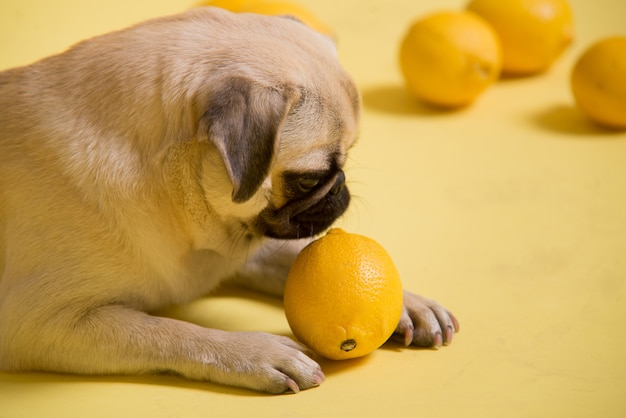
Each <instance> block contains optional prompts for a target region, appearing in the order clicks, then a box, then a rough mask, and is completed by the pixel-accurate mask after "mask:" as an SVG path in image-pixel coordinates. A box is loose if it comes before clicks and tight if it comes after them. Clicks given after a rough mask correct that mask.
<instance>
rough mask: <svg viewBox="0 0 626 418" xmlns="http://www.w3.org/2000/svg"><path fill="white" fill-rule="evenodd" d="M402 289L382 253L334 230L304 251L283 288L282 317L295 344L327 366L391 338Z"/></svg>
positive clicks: (371, 243) (356, 237)
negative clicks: (316, 356) (308, 351)
mask: <svg viewBox="0 0 626 418" xmlns="http://www.w3.org/2000/svg"><path fill="white" fill-rule="evenodd" d="M402 299H403V294H402V283H401V281H400V276H399V275H398V271H397V270H396V267H395V265H394V263H393V261H392V259H391V257H390V256H389V254H388V253H387V251H385V249H384V248H383V247H382V246H381V245H380V244H379V243H377V242H376V241H374V240H373V239H371V238H368V237H365V236H363V235H358V234H352V233H348V232H345V231H343V230H342V229H339V228H334V229H331V230H330V231H329V232H328V233H327V234H326V235H325V236H323V237H322V238H319V239H318V240H316V241H314V242H312V243H311V244H309V245H308V246H307V247H305V248H304V249H303V250H302V251H301V252H300V254H299V255H298V257H297V258H296V261H295V263H294V264H293V266H292V268H291V270H290V272H289V276H288V278H287V282H286V284H285V295H284V304H285V315H286V317H287V321H288V322H289V326H290V327H291V330H292V331H293V333H294V335H295V336H296V338H298V339H299V340H300V341H302V342H303V343H304V344H306V345H307V346H308V347H309V348H311V349H312V350H313V351H315V352H316V353H318V354H320V355H322V356H324V357H326V358H329V359H333V360H342V359H348V358H355V357H361V356H364V355H366V354H369V353H371V352H372V351H374V350H376V349H377V348H378V347H380V346H381V345H382V344H383V343H384V342H385V341H387V339H388V338H389V337H390V336H391V334H393V332H394V330H395V329H396V327H397V326H398V322H399V321H400V315H401V313H402V303H403V301H402Z"/></svg>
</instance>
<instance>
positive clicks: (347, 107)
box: [200, 18, 360, 239]
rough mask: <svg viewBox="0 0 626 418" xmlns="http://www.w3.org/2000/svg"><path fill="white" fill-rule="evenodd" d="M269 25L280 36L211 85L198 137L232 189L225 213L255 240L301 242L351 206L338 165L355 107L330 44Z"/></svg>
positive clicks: (349, 140) (352, 132) (300, 30)
mask: <svg viewBox="0 0 626 418" xmlns="http://www.w3.org/2000/svg"><path fill="white" fill-rule="evenodd" d="M275 19H277V20H279V21H280V22H273V23H272V25H278V26H274V27H273V29H272V33H276V31H280V30H281V29H282V30H284V31H285V32H282V33H280V34H278V35H276V36H275V38H274V39H271V38H270V39H269V40H268V41H269V44H271V47H270V48H271V49H268V50H263V48H264V45H263V42H264V40H261V41H260V43H261V45H258V47H259V50H258V54H257V56H256V57H254V59H251V60H242V61H241V65H240V66H239V67H235V68H234V69H233V71H232V72H231V74H230V75H229V76H228V77H225V78H223V79H221V80H219V81H217V82H216V83H215V84H214V85H213V86H212V88H211V91H210V93H209V96H208V99H207V101H206V103H207V105H206V107H205V109H206V110H205V112H204V114H203V115H202V118H201V123H200V130H201V131H202V132H205V133H206V136H207V138H208V142H209V143H210V144H212V146H213V147H214V148H215V150H216V151H217V154H218V155H219V156H220V157H221V159H222V161H223V164H224V168H225V171H226V173H227V177H228V179H229V181H230V184H229V186H230V191H231V193H230V196H229V197H230V200H231V202H228V204H226V205H225V206H228V207H229V209H228V212H229V213H240V214H241V215H240V216H239V219H238V222H240V224H241V225H242V226H244V227H245V228H246V229H248V231H249V232H250V233H252V234H254V235H265V236H269V237H274V238H283V239H290V238H300V237H302V238H304V237H309V236H313V235H316V234H319V233H320V232H322V231H324V230H325V229H327V228H328V227H329V226H330V225H331V224H332V223H333V222H334V221H335V220H336V219H337V217H339V216H340V215H341V214H343V213H344V211H345V210H346V209H347V207H348V204H349V201H350V193H349V191H348V188H347V187H346V185H345V181H346V178H345V175H344V172H343V167H344V164H345V161H346V153H347V151H348V149H349V148H350V147H351V146H352V144H353V143H354V141H355V137H356V130H357V123H358V118H359V112H360V101H359V97H358V93H357V90H356V88H355V86H354V84H353V82H352V80H351V79H350V77H349V76H348V75H347V74H346V72H345V71H344V70H343V69H342V68H341V66H340V65H339V63H338V60H337V57H336V51H335V47H334V45H332V43H331V42H330V41H329V40H327V39H325V38H324V37H323V36H321V35H319V34H317V33H314V32H313V31H312V30H310V29H308V28H306V27H304V26H303V25H302V24H301V23H299V22H294V21H292V20H289V19H280V18H275ZM281 25H282V26H281ZM215 198H216V197H215V196H213V198H212V199H208V200H209V201H212V200H214V199H215ZM224 203H225V202H224ZM220 206H223V205H220Z"/></svg>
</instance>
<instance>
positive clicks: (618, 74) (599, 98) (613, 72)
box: [570, 36, 626, 129]
mask: <svg viewBox="0 0 626 418" xmlns="http://www.w3.org/2000/svg"><path fill="white" fill-rule="evenodd" d="M570 86H571V89H572V93H573V95H574V99H575V100H576V103H577V104H578V107H579V108H580V109H581V110H582V111H583V112H584V113H585V114H586V115H587V116H589V118H590V119H592V120H593V121H595V122H597V123H599V124H601V125H605V126H607V127H611V128H622V129H623V128H626V36H614V37H610V38H605V39H603V40H600V41H598V42H596V43H595V44H593V45H592V46H591V47H589V48H588V49H587V50H586V51H585V52H583V54H582V55H581V56H580V57H579V58H578V60H577V61H576V63H575V64H574V67H573V69H572V73H571V78H570Z"/></svg>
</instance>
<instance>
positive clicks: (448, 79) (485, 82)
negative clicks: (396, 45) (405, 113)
mask: <svg viewBox="0 0 626 418" xmlns="http://www.w3.org/2000/svg"><path fill="white" fill-rule="evenodd" d="M400 68H401V70H402V74H403V76H404V80H405V82H406V85H407V88H408V89H409V91H411V92H412V93H413V94H414V95H415V96H416V97H417V98H419V99H421V100H423V101H425V102H428V103H431V104H435V105H439V106H444V107H458V106H464V105H467V104H469V103H471V102H472V101H474V100H475V99H476V97H478V96H479V95H480V94H481V93H482V92H483V91H484V90H485V89H486V88H487V87H489V86H490V85H491V84H492V83H494V82H495V81H496V80H497V79H498V76H499V74H500V46H499V43H498V39H497V36H496V34H495V32H494V31H493V30H492V29H491V27H489V25H488V24H487V23H486V22H485V21H484V20H483V19H482V18H480V17H478V16H476V15H475V14H473V13H469V12H465V11H459V12H447V11H444V12H438V13H435V14H431V15H428V16H426V17H424V18H422V19H419V20H417V21H416V22H414V23H413V24H412V25H411V26H410V28H409V31H408V33H407V34H406V35H405V37H404V39H403V40H402V44H401V46H400Z"/></svg>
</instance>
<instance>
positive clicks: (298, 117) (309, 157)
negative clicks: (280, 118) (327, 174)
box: [276, 80, 360, 172]
mask: <svg viewBox="0 0 626 418" xmlns="http://www.w3.org/2000/svg"><path fill="white" fill-rule="evenodd" d="M359 113H360V101H359V96H358V93H357V90H356V88H355V87H354V85H353V84H352V82H351V81H350V80H345V81H343V82H341V83H339V89H338V91H337V90H335V91H333V92H332V93H328V92H319V91H313V90H310V89H305V88H302V89H301V91H300V99H299V101H298V102H297V104H296V105H295V106H294V107H293V109H292V110H291V112H290V114H289V115H288V117H287V119H286V120H285V123H284V125H283V127H282V129H281V133H280V143H279V149H278V159H277V160H278V161H276V163H277V165H278V166H279V167H280V168H281V169H283V170H284V169H289V170H292V171H302V172H306V171H311V170H324V169H329V168H331V165H332V166H337V167H342V166H343V165H344V163H345V158H346V152H347V151H348V149H350V147H351V146H352V145H353V144H354V142H355V140H356V131H357V125H358V119H359Z"/></svg>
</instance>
